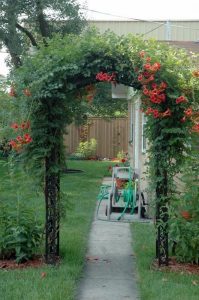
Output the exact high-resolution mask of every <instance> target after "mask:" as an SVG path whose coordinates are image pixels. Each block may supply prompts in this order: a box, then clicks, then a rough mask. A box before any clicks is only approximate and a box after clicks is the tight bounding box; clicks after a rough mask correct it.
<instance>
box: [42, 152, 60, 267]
mask: <svg viewBox="0 0 199 300" xmlns="http://www.w3.org/2000/svg"><path fill="white" fill-rule="evenodd" d="M53 162H55V163H56V162H57V153H56V151H55V150H54V151H52V155H51V156H50V157H49V158H46V175H45V202H46V251H45V259H46V263H48V264H56V262H57V259H58V256H59V222H60V211H59V208H60V207H59V206H60V174H59V173H52V172H51V166H52V163H53Z"/></svg>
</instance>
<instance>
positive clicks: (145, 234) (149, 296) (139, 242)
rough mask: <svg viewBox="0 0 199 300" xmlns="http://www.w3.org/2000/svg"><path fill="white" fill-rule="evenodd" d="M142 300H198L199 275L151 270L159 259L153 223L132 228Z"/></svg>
mask: <svg viewBox="0 0 199 300" xmlns="http://www.w3.org/2000/svg"><path fill="white" fill-rule="evenodd" d="M131 230H132V235H133V245H134V252H135V255H136V260H137V268H138V278H139V279H138V283H139V285H140V291H141V299H142V300H198V299H199V276H197V275H189V274H187V275H186V274H183V273H182V272H181V273H169V272H161V271H154V270H151V269H150V266H151V263H152V261H153V259H154V256H155V233H154V226H153V225H152V224H138V223H133V224H132V225H131Z"/></svg>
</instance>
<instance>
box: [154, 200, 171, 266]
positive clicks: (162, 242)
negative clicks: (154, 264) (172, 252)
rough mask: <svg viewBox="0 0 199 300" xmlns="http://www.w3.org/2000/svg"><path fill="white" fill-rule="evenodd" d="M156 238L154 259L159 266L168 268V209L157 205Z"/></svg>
mask: <svg viewBox="0 0 199 300" xmlns="http://www.w3.org/2000/svg"><path fill="white" fill-rule="evenodd" d="M156 222H157V237H156V258H157V259H158V264H159V266H161V265H166V266H168V262H169V257H168V256H169V250H168V209H167V207H161V206H160V205H159V204H158V205H157V215H156Z"/></svg>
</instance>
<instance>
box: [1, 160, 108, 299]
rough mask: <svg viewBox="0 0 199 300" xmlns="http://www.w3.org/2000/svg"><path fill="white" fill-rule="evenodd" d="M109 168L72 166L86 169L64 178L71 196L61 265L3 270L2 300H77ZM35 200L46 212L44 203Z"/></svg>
mask: <svg viewBox="0 0 199 300" xmlns="http://www.w3.org/2000/svg"><path fill="white" fill-rule="evenodd" d="M108 165H109V164H108V163H107V162H93V161H70V162H69V163H68V167H69V168H74V169H82V170H83V171H84V173H79V174H64V175H63V176H62V190H63V191H64V192H66V194H67V196H66V199H68V201H69V208H66V217H65V218H64V219H63V220H62V221H61V239H60V244H61V247H60V248H61V249H60V250H61V251H60V252H61V256H62V260H61V264H60V266H58V267H51V266H44V267H42V268H38V269H37V268H35V269H33V268H27V269H23V270H8V271H6V270H0V298H1V300H19V299H20V300H27V299H28V300H41V299H42V300H62V299H64V300H73V299H75V294H76V288H77V283H78V279H79V277H80V276H81V272H82V269H83V265H84V261H85V253H86V248H87V239H88V233H89V230H90V226H91V222H92V220H93V215H94V209H95V205H96V196H97V194H98V193H99V187H100V185H101V182H102V178H103V176H104V174H105V173H106V170H107V167H108ZM8 195H9V194H8ZM8 199H9V198H8ZM31 201H32V200H31ZM34 201H35V205H36V206H37V205H38V207H39V208H40V209H41V210H42V209H43V213H44V200H43V199H42V200H41V199H40V200H38V199H35V200H34ZM37 201H40V203H37ZM41 201H43V203H42V205H41ZM62 205H63V206H65V205H66V203H63V204H62ZM66 206H68V204H67V205H66ZM44 215H45V214H44Z"/></svg>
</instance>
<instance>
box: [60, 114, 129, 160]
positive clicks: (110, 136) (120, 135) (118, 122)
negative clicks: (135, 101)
mask: <svg viewBox="0 0 199 300" xmlns="http://www.w3.org/2000/svg"><path fill="white" fill-rule="evenodd" d="M89 123H90V126H89V130H88V138H87V139H88V140H90V139H92V138H95V139H96V140H97V152H96V155H97V156H99V157H107V158H111V157H115V156H116V155H117V153H118V152H119V151H125V152H127V151H128V141H129V138H128V136H129V130H128V126H129V125H128V118H118V119H111V120H110V121H109V120H104V119H101V118H90V119H89ZM67 132H68V134H67V135H65V136H64V143H65V146H66V151H67V152H68V153H74V152H75V150H76V149H77V146H78V144H79V142H80V138H79V128H78V127H77V126H75V125H74V124H71V125H70V126H68V127H67Z"/></svg>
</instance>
